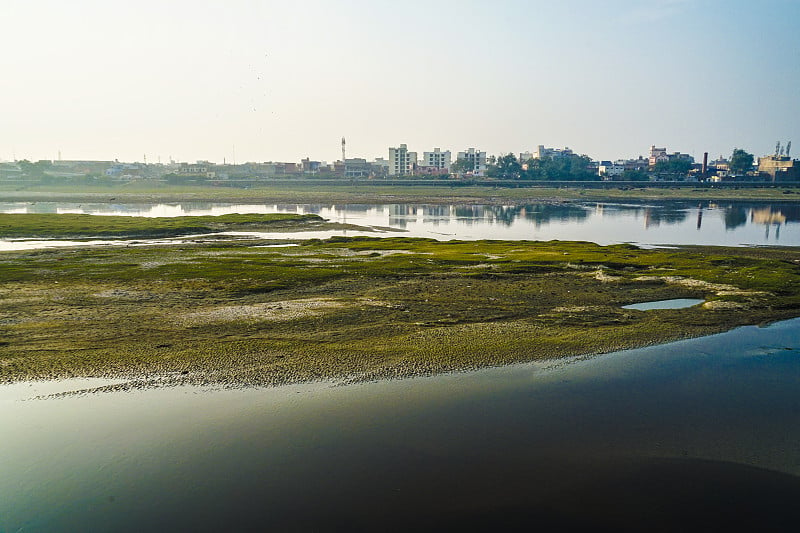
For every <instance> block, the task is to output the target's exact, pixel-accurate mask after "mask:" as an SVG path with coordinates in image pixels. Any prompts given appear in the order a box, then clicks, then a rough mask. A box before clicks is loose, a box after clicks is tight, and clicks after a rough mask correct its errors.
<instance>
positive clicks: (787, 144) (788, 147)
mask: <svg viewBox="0 0 800 533" xmlns="http://www.w3.org/2000/svg"><path fill="white" fill-rule="evenodd" d="M791 149H792V141H789V142H788V143H786V157H789V150H791Z"/></svg>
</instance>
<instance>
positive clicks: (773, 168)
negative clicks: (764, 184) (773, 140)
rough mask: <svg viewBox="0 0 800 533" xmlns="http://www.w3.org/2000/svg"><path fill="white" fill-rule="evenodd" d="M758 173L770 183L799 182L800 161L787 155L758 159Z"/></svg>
mask: <svg viewBox="0 0 800 533" xmlns="http://www.w3.org/2000/svg"><path fill="white" fill-rule="evenodd" d="M758 173H759V174H760V175H762V176H765V177H767V178H768V179H769V180H770V181H797V180H800V161H797V160H794V159H792V158H791V157H789V156H788V155H768V156H764V157H759V158H758Z"/></svg>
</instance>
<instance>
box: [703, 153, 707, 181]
mask: <svg viewBox="0 0 800 533" xmlns="http://www.w3.org/2000/svg"><path fill="white" fill-rule="evenodd" d="M707 172H708V152H703V173H702V177H703V181H705V179H706V178H707V177H708V176H706V173H707Z"/></svg>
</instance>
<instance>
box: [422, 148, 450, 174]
mask: <svg viewBox="0 0 800 533" xmlns="http://www.w3.org/2000/svg"><path fill="white" fill-rule="evenodd" d="M450 163H451V154H450V150H445V151H444V152H442V150H441V149H440V148H434V149H433V152H423V153H422V165H423V166H426V167H432V168H436V169H439V170H443V171H445V172H450Z"/></svg>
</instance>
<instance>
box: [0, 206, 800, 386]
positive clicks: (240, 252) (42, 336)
mask: <svg viewBox="0 0 800 533" xmlns="http://www.w3.org/2000/svg"><path fill="white" fill-rule="evenodd" d="M201 218H202V217H201ZM220 218H221V217H220ZM236 223H241V221H237V222H236ZM299 244H300V246H296V247H281V248H268V247H257V246H253V245H252V244H251V243H245V242H241V241H219V242H214V243H204V244H202V243H198V244H186V245H181V246H147V247H136V248H125V249H109V248H102V249H98V248H77V249H57V250H37V251H21V252H4V253H0V381H5V382H9V381H18V380H24V379H44V378H59V377H66V376H117V377H120V376H124V377H130V378H132V379H133V378H136V379H142V380H145V382H158V383H172V382H192V383H222V384H232V385H233V384H236V385H241V384H261V385H263V384H278V383H287V382H298V381H306V380H317V379H331V378H333V379H375V378H382V377H395V376H409V375H419V374H428V373H435V372H444V371H452V370H463V369H471V368H479V367H485V366H492V365H500V364H508V363H512V362H522V361H531V360H537V359H546V358H555V357H563V356H572V355H585V354H595V353H603V352H608V351H613V350H619V349H623V348H631V347H636V346H643V345H648V344H653V343H661V342H667V341H670V340H675V339H680V338H685V337H693V336H699V335H705V334H709V333H714V332H719V331H724V330H727V329H730V328H733V327H735V326H739V325H745V324H758V323H763V322H768V321H773V320H778V319H783V318H789V317H794V316H798V315H800V251H799V250H796V249H787V248H781V249H767V248H717V247H683V248H680V249H668V250H667V249H653V250H644V249H639V248H636V247H635V246H631V245H615V246H599V245H596V244H592V243H586V242H561V241H550V242H519V241H513V242H510V241H477V242H475V241H470V242H462V241H448V242H438V241H434V240H427V239H413V238H383V239H375V238H364V237H356V238H345V237H339V238H333V239H329V240H324V241H322V240H311V241H306V242H301V243H299ZM671 298H702V299H704V300H705V301H706V302H705V303H704V304H702V305H697V306H694V307H690V308H687V309H679V310H670V309H664V310H652V311H636V310H626V309H622V306H623V305H627V304H632V303H639V302H646V301H654V300H665V299H671Z"/></svg>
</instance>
